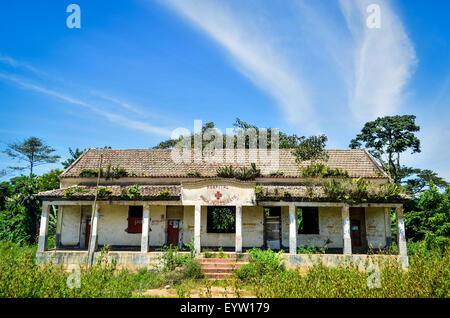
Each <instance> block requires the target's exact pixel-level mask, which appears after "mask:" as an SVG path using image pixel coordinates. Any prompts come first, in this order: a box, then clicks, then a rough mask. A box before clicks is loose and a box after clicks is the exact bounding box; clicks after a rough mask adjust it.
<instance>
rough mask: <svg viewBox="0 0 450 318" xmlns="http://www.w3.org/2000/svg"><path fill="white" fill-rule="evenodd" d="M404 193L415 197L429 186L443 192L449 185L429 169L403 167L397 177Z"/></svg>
mask: <svg viewBox="0 0 450 318" xmlns="http://www.w3.org/2000/svg"><path fill="white" fill-rule="evenodd" d="M398 178H399V180H401V181H400V183H401V184H402V185H403V186H404V187H405V189H406V192H407V193H410V194H414V195H417V194H419V193H421V192H423V191H424V190H425V189H426V188H427V187H428V186H429V185H430V184H433V185H435V186H437V187H438V188H441V189H443V190H445V189H446V188H447V187H448V186H449V185H450V184H449V183H448V182H447V181H445V179H444V178H441V177H439V176H438V174H437V173H436V172H434V171H432V170H429V169H419V168H411V167H405V166H403V167H402V168H401V169H400V173H399V176H398Z"/></svg>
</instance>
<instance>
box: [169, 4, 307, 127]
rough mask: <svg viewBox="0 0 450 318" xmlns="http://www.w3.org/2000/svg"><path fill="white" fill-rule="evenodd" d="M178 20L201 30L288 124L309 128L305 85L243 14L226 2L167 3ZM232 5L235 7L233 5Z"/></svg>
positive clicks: (266, 36) (271, 37)
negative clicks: (256, 87) (223, 51)
mask: <svg viewBox="0 0 450 318" xmlns="http://www.w3.org/2000/svg"><path fill="white" fill-rule="evenodd" d="M162 3H164V4H166V5H169V6H170V7H171V8H173V9H174V10H175V11H176V12H178V13H179V14H180V15H181V16H182V17H184V18H185V19H187V20H188V21H190V22H191V23H193V24H194V25H195V26H197V27H198V28H200V29H201V30H203V31H204V32H205V33H206V34H207V35H209V36H210V37H211V38H212V39H214V40H215V41H216V42H217V43H218V44H220V45H221V46H222V47H223V48H224V49H225V51H226V52H227V53H228V54H229V55H230V56H231V58H232V59H233V61H234V62H235V64H236V66H237V68H238V70H239V71H240V72H242V73H243V74H244V75H245V76H247V77H248V78H249V79H250V80H251V81H252V82H253V83H254V84H255V85H257V86H258V87H259V88H261V89H262V90H263V91H265V92H266V93H267V94H269V95H270V96H271V97H272V98H274V99H275V100H276V102H277V103H278V104H279V106H280V107H281V109H282V110H283V111H284V113H285V116H286V119H287V120H288V121H289V122H291V123H304V124H306V125H310V126H312V125H313V124H312V122H311V117H312V113H313V108H312V103H311V100H310V97H309V96H308V92H307V89H306V85H305V82H304V81H303V80H302V78H301V77H300V76H298V74H297V73H295V72H294V71H293V67H292V63H290V62H289V61H288V60H287V59H286V58H285V57H284V56H283V54H282V53H281V51H282V50H280V48H279V47H275V46H273V45H271V43H273V42H275V41H274V39H275V38H276V37H277V34H270V33H269V32H266V31H268V30H267V29H266V30H264V31H263V29H264V27H263V26H261V25H259V24H258V22H257V21H256V20H257V19H254V17H253V18H252V16H251V14H248V15H246V14H245V12H244V11H245V10H238V9H235V10H231V9H230V8H229V7H228V6H227V5H230V2H226V3H227V5H226V4H225V2H224V1H220V2H219V1H217V0H210V1H192V0H187V1H178V0H168V1H162ZM235 4H236V3H235Z"/></svg>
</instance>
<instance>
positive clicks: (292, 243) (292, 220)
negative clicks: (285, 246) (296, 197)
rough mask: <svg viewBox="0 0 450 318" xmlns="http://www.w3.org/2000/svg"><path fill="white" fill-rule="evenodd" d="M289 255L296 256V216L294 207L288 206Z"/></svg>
mask: <svg viewBox="0 0 450 318" xmlns="http://www.w3.org/2000/svg"><path fill="white" fill-rule="evenodd" d="M289 254H297V215H296V211H295V205H294V204H290V205H289Z"/></svg>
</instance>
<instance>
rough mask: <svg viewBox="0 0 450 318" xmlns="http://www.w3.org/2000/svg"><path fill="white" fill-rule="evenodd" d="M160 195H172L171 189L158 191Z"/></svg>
mask: <svg viewBox="0 0 450 318" xmlns="http://www.w3.org/2000/svg"><path fill="white" fill-rule="evenodd" d="M158 196H160V197H168V196H170V191H169V190H161V191H159V192H158Z"/></svg>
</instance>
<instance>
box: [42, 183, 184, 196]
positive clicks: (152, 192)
mask: <svg viewBox="0 0 450 318" xmlns="http://www.w3.org/2000/svg"><path fill="white" fill-rule="evenodd" d="M100 187H105V188H108V189H111V191H112V193H111V195H108V196H107V197H103V198H102V197H98V199H99V200H105V199H108V200H109V199H120V200H127V199H129V197H128V196H127V195H123V193H122V191H125V192H126V193H127V191H128V189H129V186H125V185H107V186H103V185H102V186H99V188H100ZM73 188H75V187H73ZM76 188H77V190H78V191H73V192H72V193H71V194H68V192H69V191H66V190H67V189H55V190H49V191H44V192H40V193H39V194H38V197H39V198H40V199H47V200H52V199H62V200H66V199H67V200H93V199H94V197H95V192H96V187H95V186H84V185H81V186H76ZM161 191H169V192H168V193H167V195H161ZM180 194H181V186H180V185H140V186H139V197H138V198H136V200H168V199H177V200H178V199H179V197H180Z"/></svg>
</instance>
